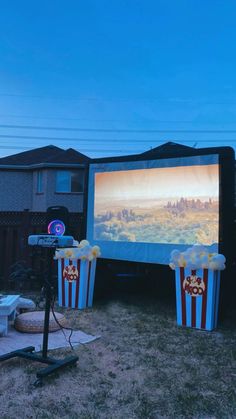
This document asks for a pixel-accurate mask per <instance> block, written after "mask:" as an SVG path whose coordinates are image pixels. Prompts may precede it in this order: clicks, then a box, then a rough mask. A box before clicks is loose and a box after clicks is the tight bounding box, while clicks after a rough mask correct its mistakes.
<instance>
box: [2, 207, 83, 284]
mask: <svg viewBox="0 0 236 419" xmlns="http://www.w3.org/2000/svg"><path fill="white" fill-rule="evenodd" d="M46 231H47V226H46V213H43V212H29V211H23V212H0V291H9V290H15V289H19V284H18V285H17V283H16V281H12V280H11V273H12V270H13V269H14V265H15V264H16V263H17V262H19V263H21V264H22V265H23V266H25V267H26V268H31V269H32V272H33V273H32V275H31V276H30V278H29V280H28V285H27V284H25V287H26V289H29V290H30V289H37V288H39V287H40V283H41V276H42V274H43V272H44V271H45V269H46V262H45V261H44V260H43V258H42V257H40V254H39V253H40V251H38V250H37V251H36V249H35V248H34V247H33V246H29V245H28V236H29V235H31V234H40V233H46ZM84 232H85V220H84V216H83V214H77V213H70V214H69V234H71V235H72V236H73V237H74V238H75V239H76V240H82V239H83V238H85V236H84V234H85V233H84ZM25 287H24V288H25Z"/></svg>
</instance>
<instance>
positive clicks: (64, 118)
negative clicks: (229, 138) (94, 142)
mask: <svg viewBox="0 0 236 419" xmlns="http://www.w3.org/2000/svg"><path fill="white" fill-rule="evenodd" d="M0 118H22V119H43V120H44V119H45V120H55V119H57V120H59V121H87V122H119V123H121V122H126V123H127V122H131V123H136V121H134V120H133V121H132V120H125V119H89V118H66V117H60V116H32V115H5V114H0ZM151 122H157V123H161V124H162V123H165V124H191V123H194V121H190V120H161V119H152V120H151ZM234 122H235V121H232V123H234Z"/></svg>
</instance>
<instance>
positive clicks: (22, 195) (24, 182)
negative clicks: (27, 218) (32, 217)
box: [0, 170, 33, 211]
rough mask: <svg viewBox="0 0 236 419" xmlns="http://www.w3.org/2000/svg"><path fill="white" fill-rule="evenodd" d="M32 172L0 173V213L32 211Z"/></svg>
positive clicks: (4, 171) (14, 171)
mask: <svg viewBox="0 0 236 419" xmlns="http://www.w3.org/2000/svg"><path fill="white" fill-rule="evenodd" d="M32 189H33V175H32V172H22V171H17V170H7V171H6V170H1V171H0V196H1V199H0V211H23V210H24V209H29V210H31V209H32Z"/></svg>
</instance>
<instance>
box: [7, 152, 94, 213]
mask: <svg viewBox="0 0 236 419" xmlns="http://www.w3.org/2000/svg"><path fill="white" fill-rule="evenodd" d="M89 160H90V158H89V157H87V156H85V155H84V154H81V153H79V152H78V151H75V150H73V149H72V148H69V149H68V150H63V149H61V148H59V147H56V146H53V145H49V146H46V147H41V148H36V149H33V150H30V151H25V152H23V153H18V154H14V155H12V156H8V157H3V158H1V159H0V197H1V199H0V212H1V211H24V210H28V211H30V212H35V211H36V212H38V211H40V212H45V211H46V210H47V208H48V207H50V206H52V205H62V206H65V207H67V208H68V210H69V212H76V213H82V212H83V209H84V190H85V179H86V173H87V170H86V169H87V167H88V162H89Z"/></svg>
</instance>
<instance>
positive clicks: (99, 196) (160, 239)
mask: <svg viewBox="0 0 236 419" xmlns="http://www.w3.org/2000/svg"><path fill="white" fill-rule="evenodd" d="M94 220H95V222H94V232H93V233H94V239H95V240H105V241H120V242H143V243H171V244H194V243H201V244H204V245H211V244H213V243H218V224H219V166H218V165H217V164H212V165H193V166H181V167H165V168H154V169H138V170H122V171H113V172H102V173H96V174H95V202H94Z"/></svg>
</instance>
